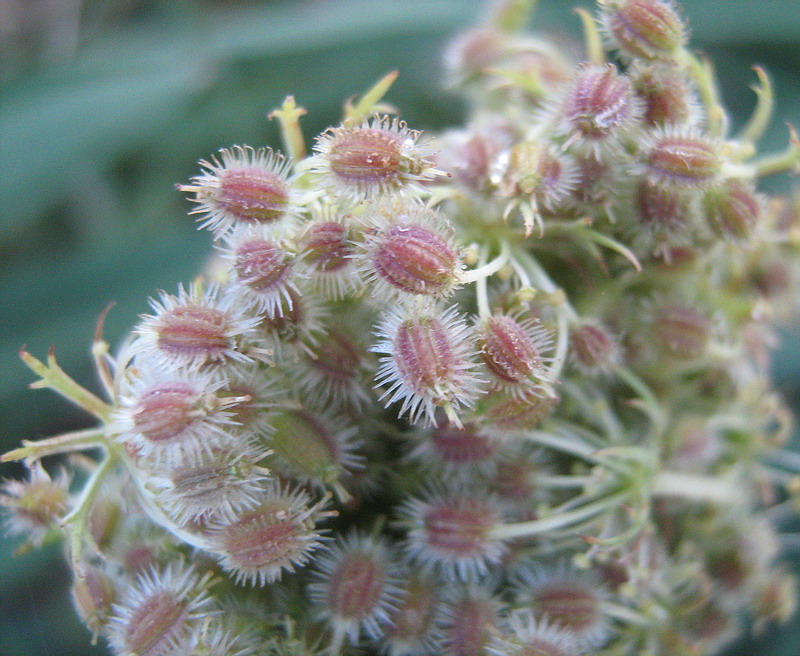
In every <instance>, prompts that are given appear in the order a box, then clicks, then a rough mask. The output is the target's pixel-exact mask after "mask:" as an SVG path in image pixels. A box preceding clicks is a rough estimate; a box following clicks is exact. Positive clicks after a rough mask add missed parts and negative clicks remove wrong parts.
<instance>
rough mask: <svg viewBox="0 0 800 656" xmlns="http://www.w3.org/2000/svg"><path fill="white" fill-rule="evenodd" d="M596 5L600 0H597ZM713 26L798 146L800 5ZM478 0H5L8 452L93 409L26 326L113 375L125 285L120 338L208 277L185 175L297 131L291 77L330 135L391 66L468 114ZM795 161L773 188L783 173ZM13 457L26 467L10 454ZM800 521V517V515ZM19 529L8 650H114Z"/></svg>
mask: <svg viewBox="0 0 800 656" xmlns="http://www.w3.org/2000/svg"><path fill="white" fill-rule="evenodd" d="M577 4H579V2H578V1H577V0H540V7H539V9H538V10H537V13H536V24H537V26H538V27H539V28H540V29H542V30H545V31H549V32H555V33H558V34H561V35H566V36H569V35H571V36H575V35H577V33H578V19H577V17H576V16H575V15H574V14H573V13H572V9H573V7H574V6H576V5H577ZM580 4H583V5H585V6H588V5H589V4H590V1H589V0H584V2H582V3H580ZM682 4H683V6H684V8H685V14H686V15H687V17H688V18H689V20H690V23H691V25H692V34H693V42H694V45H695V46H696V47H697V48H700V49H702V50H703V51H705V52H707V53H708V54H709V55H711V56H712V58H713V59H714V60H715V62H716V63H717V66H718V72H719V77H720V80H721V86H722V91H723V95H724V98H725V101H726V102H727V104H728V106H729V107H730V108H731V110H732V112H733V115H734V125H738V124H741V122H742V120H743V117H746V116H747V114H748V112H749V111H750V110H751V109H752V106H753V101H754V95H753V94H752V92H751V91H749V89H748V85H749V84H752V83H753V82H754V81H755V76H754V75H753V73H752V71H751V70H750V67H751V65H752V64H756V63H757V64H761V65H763V66H764V67H765V68H766V69H767V70H768V71H769V73H770V74H771V76H772V78H773V81H774V84H775V87H776V89H777V112H776V117H775V121H774V122H773V127H772V130H771V131H770V133H769V134H768V135H767V137H766V138H765V139H764V142H763V146H764V147H765V148H766V149H768V150H769V149H778V148H783V146H784V144H785V142H786V128H785V123H786V122H788V121H791V122H793V123H794V124H795V125H798V126H800V2H798V0H772V1H771V2H765V1H764V0H684V1H683V3H682ZM482 6H483V3H482V2H481V1H480V0H373V1H367V0H283V1H278V0H272V1H269V0H262V1H260V2H258V1H251V2H244V1H242V2H233V1H227V2H226V1H224V0H217V1H211V0H207V1H197V0H196V1H191V0H2V1H0V86H1V87H2V90H0V328H1V330H0V416H2V431H1V432H0V451H6V450H8V449H10V448H12V447H13V446H15V445H16V444H17V443H18V442H19V440H20V439H22V438H36V437H43V436H47V435H51V434H54V433H56V432H61V431H64V430H68V429H74V428H79V427H82V426H85V425H86V417H84V416H81V415H80V414H79V413H76V412H74V411H73V410H72V409H71V408H70V407H69V406H68V405H67V404H66V403H64V402H62V401H61V400H60V399H58V398H56V397H55V396H54V395H52V394H50V393H48V392H42V391H29V390H27V389H26V384H27V383H28V382H30V381H31V380H32V375H31V374H30V372H28V371H27V370H26V369H25V368H24V367H23V365H22V364H21V362H20V361H19V360H18V357H17V352H18V350H19V347H20V346H21V345H22V344H27V347H28V349H29V350H30V351H31V352H32V353H33V354H35V355H37V356H40V357H41V356H44V355H45V354H46V352H47V349H48V347H49V346H50V345H51V344H55V345H56V346H57V354H58V357H59V361H60V363H61V365H62V366H63V367H64V368H65V369H66V370H67V371H69V372H70V373H71V374H73V375H74V376H75V377H76V378H77V379H78V380H79V381H81V382H83V383H85V384H87V385H93V384H94V381H93V375H92V372H91V369H90V366H89V354H88V348H89V342H90V339H91V336H92V333H93V329H94V323H95V320H96V318H97V315H98V314H99V313H100V311H101V310H102V309H103V307H104V306H105V305H106V303H108V301H110V300H114V301H116V302H117V305H116V307H115V308H114V309H113V311H112V312H111V314H110V315H109V317H108V320H107V322H106V335H107V338H108V339H109V341H110V342H111V343H112V344H113V343H116V342H118V341H119V340H120V339H121V338H122V336H123V335H124V334H125V332H126V331H127V330H128V329H129V328H130V326H131V325H132V324H133V323H134V322H135V320H136V316H137V314H139V313H141V312H144V311H146V309H147V297H148V296H149V295H151V294H152V293H153V292H154V291H155V290H156V289H159V288H164V289H167V290H170V291H172V290H174V289H175V287H176V283H177V282H178V281H185V280H188V279H190V278H191V277H192V276H193V275H194V274H195V273H196V272H197V271H198V270H199V269H200V267H201V266H202V262H203V258H204V257H205V256H206V254H207V253H208V252H209V238H208V235H207V234H201V233H197V232H196V231H195V230H194V228H193V226H192V222H191V220H190V219H189V218H187V216H186V211H187V210H188V209H189V204H188V203H187V202H186V201H185V200H184V199H182V197H181V195H180V194H178V193H177V192H176V191H175V190H174V184H175V183H176V182H181V181H185V180H187V179H188V178H189V177H190V176H192V175H193V174H194V173H195V172H196V164H195V162H196V161H197V160H198V159H199V158H202V157H207V156H209V155H210V154H212V153H213V152H214V151H216V150H217V149H218V148H219V147H221V146H228V145H231V144H237V143H248V144H252V145H265V144H270V145H273V146H276V147H280V142H279V138H278V130H277V126H276V125H274V124H273V123H270V122H269V121H267V120H266V114H267V113H268V111H269V110H270V109H272V108H274V107H276V106H278V105H279V104H280V103H281V101H282V100H283V98H284V97H285V96H286V95H287V94H294V95H295V97H296V98H297V101H298V103H299V104H301V105H302V106H304V107H306V108H308V109H309V114H308V116H307V117H306V118H305V120H304V127H305V129H306V134H307V135H308V136H309V137H310V136H312V135H314V134H316V133H317V132H319V131H321V130H322V129H324V128H325V127H326V126H327V125H329V124H331V123H335V122H336V121H337V120H338V117H339V115H340V110H341V103H342V101H343V100H344V99H345V98H347V97H348V96H350V95H353V94H357V93H359V92H361V91H363V90H365V89H366V88H367V87H368V86H370V85H371V84H372V83H373V82H374V81H375V80H377V79H378V78H379V77H380V76H382V75H383V74H385V73H387V72H388V71H390V70H392V69H395V68H396V69H399V70H400V73H401V75H400V78H399V80H398V82H397V83H396V84H395V86H394V88H393V89H392V91H391V92H390V95H389V100H390V101H391V102H392V103H394V104H396V105H397V106H399V107H400V108H401V109H402V116H403V118H405V119H407V120H408V122H409V124H410V125H411V126H412V127H414V128H421V129H426V130H429V129H437V128H441V127H444V126H447V125H449V124H452V123H454V122H457V121H458V120H459V119H460V117H462V116H463V107H462V106H461V104H460V103H459V101H458V99H457V98H455V97H454V96H452V95H449V94H447V93H446V92H444V91H443V89H442V85H441V83H440V52H441V47H442V44H443V43H444V41H445V40H446V39H447V37H448V35H451V34H452V33H453V32H455V31H457V30H458V29H459V28H461V27H464V26H466V25H468V24H470V23H471V22H472V21H474V20H475V19H476V18H477V17H478V16H479V15H480V13H481V9H482ZM790 184H791V182H790V181H789V180H788V179H784V178H779V179H774V180H769V181H767V184H766V188H767V189H768V190H771V191H780V192H784V191H786V190H788V189H789V186H790ZM798 333H800V331H798V329H797V328H796V327H787V328H786V330H785V339H784V346H783V348H782V351H781V352H780V357H779V358H776V366H775V376H776V379H777V381H778V385H779V387H780V388H781V389H782V390H783V391H784V393H785V395H786V396H787V397H789V398H790V399H791V401H792V403H793V405H794V406H795V407H800V339H798ZM0 475H2V476H19V475H20V470H19V468H17V467H15V466H12V465H3V466H2V469H0ZM795 528H797V527H795ZM12 549H13V545H12V544H11V543H10V541H8V540H1V539H0V656H47V655H50V654H58V655H59V656H71V655H78V654H81V655H87V654H104V653H106V651H105V649H104V648H103V647H102V646H98V647H96V648H94V649H91V648H90V647H89V646H88V641H89V634H88V633H87V631H86V630H85V629H83V628H82V627H81V626H80V625H79V624H78V622H77V620H75V619H74V618H73V614H72V610H71V608H70V606H69V600H68V592H67V591H68V577H67V574H66V571H65V569H64V568H63V566H62V565H61V561H60V557H61V556H60V551H59V548H58V547H53V548H47V549H45V550H43V551H41V552H36V553H31V554H28V555H26V556H23V557H19V558H15V559H13V560H12V559H11V551H12ZM729 653H730V654H731V655H732V656H733V655H737V656H745V655H746V654H754V653H758V654H763V655H764V656H797V655H798V654H800V621H797V620H795V621H794V622H793V623H792V624H790V625H788V626H786V627H783V628H782V629H780V630H770V631H769V632H768V633H767V634H766V635H764V636H761V637H759V638H758V639H757V640H756V639H753V640H750V639H748V640H747V641H745V642H744V643H743V644H741V645H740V646H738V647H737V648H735V649H733V650H731V651H730V652H729Z"/></svg>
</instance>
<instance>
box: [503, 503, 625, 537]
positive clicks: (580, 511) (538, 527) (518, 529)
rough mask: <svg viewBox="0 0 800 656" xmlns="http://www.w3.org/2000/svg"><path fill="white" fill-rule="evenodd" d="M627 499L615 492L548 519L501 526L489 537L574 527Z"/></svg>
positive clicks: (514, 535) (540, 532)
mask: <svg viewBox="0 0 800 656" xmlns="http://www.w3.org/2000/svg"><path fill="white" fill-rule="evenodd" d="M627 497H628V493H627V492H625V491H623V492H617V493H616V494H611V495H609V496H607V497H604V498H602V499H600V500H598V501H595V502H592V503H587V504H586V505H584V506H581V507H580V508H576V509H575V510H569V511H567V512H561V513H560V512H556V513H554V514H553V515H552V516H550V517H543V518H541V519H534V520H531V521H528V522H516V523H514V524H501V525H498V526H495V527H494V528H492V529H491V530H490V531H489V535H490V537H491V538H492V539H495V540H513V539H514V538H524V537H532V536H534V535H541V534H542V533H547V532H548V531H553V530H556V529H560V528H566V527H568V526H572V525H575V524H577V523H579V522H581V521H583V520H585V519H588V518H590V517H594V516H596V515H599V514H600V513H602V512H605V511H606V510H609V509H612V508H614V507H615V506H617V505H618V504H620V503H621V502H622V501H624V500H625V499H626V498H627Z"/></svg>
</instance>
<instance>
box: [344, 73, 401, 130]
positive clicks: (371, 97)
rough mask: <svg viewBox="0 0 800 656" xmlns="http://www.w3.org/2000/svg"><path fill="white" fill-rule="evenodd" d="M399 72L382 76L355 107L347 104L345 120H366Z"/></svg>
mask: <svg viewBox="0 0 800 656" xmlns="http://www.w3.org/2000/svg"><path fill="white" fill-rule="evenodd" d="M398 75H400V71H392V72H391V73H387V74H386V75H384V76H383V77H382V78H381V79H380V80H378V82H377V83H376V84H375V86H373V87H372V88H371V89H370V90H369V91H367V92H366V93H365V94H364V95H363V96H361V99H360V100H359V101H358V103H357V104H356V105H351V104H349V103H348V104H347V105H346V106H345V113H344V117H345V120H348V119H349V120H351V121H356V122H357V121H361V120H362V119H364V118H367V117H368V116H369V115H370V114H371V113H372V112H373V111H374V109H376V105H377V104H378V103H379V102H380V101H381V100H382V99H383V97H384V96H385V95H386V92H387V91H389V89H390V88H391V86H392V85H393V84H394V81H395V80H396V79H397V76H398Z"/></svg>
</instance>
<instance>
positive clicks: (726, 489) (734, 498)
mask: <svg viewBox="0 0 800 656" xmlns="http://www.w3.org/2000/svg"><path fill="white" fill-rule="evenodd" d="M651 486H652V487H651V490H652V494H653V496H661V497H679V498H682V499H689V500H692V501H699V502H705V501H707V502H711V503H724V504H735V503H738V502H739V501H740V500H741V498H742V490H741V488H739V487H737V486H736V485H734V484H733V483H731V482H730V481H726V480H723V479H720V478H718V477H713V476H701V475H697V474H687V473H685V472H674V471H659V472H657V473H656V475H655V477H654V478H653V480H652V483H651Z"/></svg>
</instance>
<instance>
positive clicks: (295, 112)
mask: <svg viewBox="0 0 800 656" xmlns="http://www.w3.org/2000/svg"><path fill="white" fill-rule="evenodd" d="M307 113H308V112H306V110H305V109H304V108H303V107H298V106H297V103H296V102H295V100H294V96H286V100H284V101H283V105H281V107H280V109H276V110H273V111H272V112H270V114H269V118H271V119H272V118H277V119H278V122H279V123H280V125H281V137H282V138H283V143H284V146H285V147H286V152H287V153H288V154H289V157H291V158H292V159H293V160H294V161H295V163H296V162H299V161H300V160H301V159H303V158H304V157H305V156H306V143H305V139H304V138H303V129H302V128H301V127H300V117H301V116H305V115H306V114H307Z"/></svg>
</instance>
